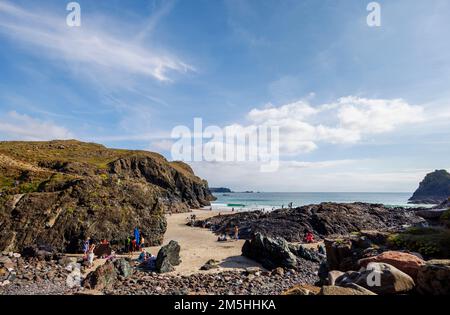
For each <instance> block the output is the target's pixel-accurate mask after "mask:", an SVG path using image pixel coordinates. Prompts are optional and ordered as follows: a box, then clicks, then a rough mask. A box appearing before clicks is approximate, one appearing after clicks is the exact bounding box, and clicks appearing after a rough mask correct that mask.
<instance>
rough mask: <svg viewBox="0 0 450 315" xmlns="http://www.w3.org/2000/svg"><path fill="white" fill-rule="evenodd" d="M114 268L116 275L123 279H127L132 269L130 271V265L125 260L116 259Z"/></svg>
mask: <svg viewBox="0 0 450 315" xmlns="http://www.w3.org/2000/svg"><path fill="white" fill-rule="evenodd" d="M114 268H116V272H117V274H119V275H120V276H122V277H124V278H128V277H129V276H130V275H131V274H132V272H133V269H131V266H130V263H129V262H128V261H127V260H126V259H123V258H122V259H117V260H115V261H114Z"/></svg>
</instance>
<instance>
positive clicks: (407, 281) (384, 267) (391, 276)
mask: <svg viewBox="0 0 450 315" xmlns="http://www.w3.org/2000/svg"><path fill="white" fill-rule="evenodd" d="M352 283H355V284H357V285H359V286H362V287H364V288H366V289H368V290H370V291H372V292H375V293H377V294H380V295H385V294H400V293H406V292H408V291H411V290H412V289H414V285H415V284H414V280H413V278H411V277H410V276H408V275H407V274H406V273H404V272H403V271H400V270H399V269H397V268H395V267H394V266H391V265H389V264H385V263H377V262H372V263H369V264H368V265H367V269H365V270H363V271H362V272H360V274H359V276H358V277H357V278H356V279H355V280H353V281H352ZM341 285H345V284H344V283H342V282H341Z"/></svg>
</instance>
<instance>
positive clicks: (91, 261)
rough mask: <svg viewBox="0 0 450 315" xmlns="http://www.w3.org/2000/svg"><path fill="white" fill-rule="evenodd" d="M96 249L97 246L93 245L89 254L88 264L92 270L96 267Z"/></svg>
mask: <svg viewBox="0 0 450 315" xmlns="http://www.w3.org/2000/svg"><path fill="white" fill-rule="evenodd" d="M94 249H95V244H91V246H90V247H89V254H88V263H89V268H91V267H92V266H93V265H94V256H95V255H94Z"/></svg>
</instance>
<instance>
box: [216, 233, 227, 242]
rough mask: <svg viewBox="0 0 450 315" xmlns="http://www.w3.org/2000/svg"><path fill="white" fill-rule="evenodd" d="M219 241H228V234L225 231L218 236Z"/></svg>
mask: <svg viewBox="0 0 450 315" xmlns="http://www.w3.org/2000/svg"><path fill="white" fill-rule="evenodd" d="M217 241H218V242H226V241H227V235H226V234H225V233H222V235H220V236H219V237H218V238H217Z"/></svg>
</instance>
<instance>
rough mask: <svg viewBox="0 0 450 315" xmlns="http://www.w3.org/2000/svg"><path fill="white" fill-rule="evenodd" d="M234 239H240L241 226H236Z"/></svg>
mask: <svg viewBox="0 0 450 315" xmlns="http://www.w3.org/2000/svg"><path fill="white" fill-rule="evenodd" d="M234 239H235V240H236V241H237V240H238V239H239V227H238V226H237V225H235V226H234Z"/></svg>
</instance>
